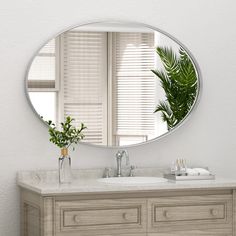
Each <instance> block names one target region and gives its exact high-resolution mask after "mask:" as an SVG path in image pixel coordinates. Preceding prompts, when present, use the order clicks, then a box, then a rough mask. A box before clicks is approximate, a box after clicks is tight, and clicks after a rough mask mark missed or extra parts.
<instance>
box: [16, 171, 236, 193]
mask: <svg viewBox="0 0 236 236" xmlns="http://www.w3.org/2000/svg"><path fill="white" fill-rule="evenodd" d="M164 172H165V171H163V170H160V169H157V168H143V169H139V170H137V171H136V176H154V177H162V176H163V173H164ZM102 174H103V169H90V170H89V169H88V170H74V171H73V176H74V179H73V181H72V182H71V183H70V184H59V182H58V175H57V171H25V172H19V173H18V176H17V183H18V185H19V186H20V187H22V188H25V189H28V190H31V191H33V192H36V193H39V194H41V195H43V196H49V195H62V194H86V193H89V194H91V193H96V194H97V193H117V192H119V193H122V192H125V193H130V192H137V191H144V192H147V191H148V192H149V191H159V190H160V191H162V190H169V191H173V190H175V191H177V190H202V189H204V190H206V189H207V190H211V189H214V190H215V189H221V190H222V189H236V179H224V178H216V179H215V180H191V181H190V180H188V181H176V182H173V181H167V182H164V183H158V184H145V185H130V186H128V185H115V184H106V183H101V182H98V181H97V179H98V178H101V177H102Z"/></svg>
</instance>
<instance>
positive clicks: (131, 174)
mask: <svg viewBox="0 0 236 236" xmlns="http://www.w3.org/2000/svg"><path fill="white" fill-rule="evenodd" d="M134 170H135V166H134V165H131V166H130V172H129V177H133V176H134Z"/></svg>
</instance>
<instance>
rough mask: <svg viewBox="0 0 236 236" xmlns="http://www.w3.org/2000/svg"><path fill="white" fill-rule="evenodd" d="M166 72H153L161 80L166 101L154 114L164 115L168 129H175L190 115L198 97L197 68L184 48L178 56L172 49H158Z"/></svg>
mask: <svg viewBox="0 0 236 236" xmlns="http://www.w3.org/2000/svg"><path fill="white" fill-rule="evenodd" d="M156 52H157V54H158V55H159V57H160V59H161V61H162V63H163V66H164V70H157V69H155V70H152V72H153V73H154V74H155V75H156V76H157V77H158V78H159V79H160V81H161V86H162V88H163V89H164V91H165V96H166V100H165V101H160V102H159V104H158V105H157V107H156V109H155V111H154V112H161V113H162V120H163V121H164V122H167V126H168V129H171V128H173V127H175V126H176V125H177V124H178V123H179V122H181V120H183V119H184V117H185V116H186V115H187V114H188V112H189V111H190V109H191V108H192V105H193V103H194V101H195V99H196V95H197V86H198V82H197V74H196V71H195V67H194V65H193V63H192V61H191V59H190V57H189V56H188V54H187V53H186V52H185V51H184V49H183V48H182V47H180V49H179V55H177V54H176V53H175V52H174V51H173V50H172V49H171V48H167V47H157V49H156Z"/></svg>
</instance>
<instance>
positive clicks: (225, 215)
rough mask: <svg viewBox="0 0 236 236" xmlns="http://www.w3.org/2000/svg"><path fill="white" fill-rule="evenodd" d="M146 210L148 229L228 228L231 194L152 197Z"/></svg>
mask: <svg viewBox="0 0 236 236" xmlns="http://www.w3.org/2000/svg"><path fill="white" fill-rule="evenodd" d="M148 212H149V223H148V230H149V232H165V231H172V230H177V231H178V230H196V229H197V230H200V229H232V195H204V196H186V197H182V196H181V197H167V198H164V197H160V198H152V199H149V200H148Z"/></svg>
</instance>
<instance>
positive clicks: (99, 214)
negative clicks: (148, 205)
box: [63, 206, 141, 227]
mask: <svg viewBox="0 0 236 236" xmlns="http://www.w3.org/2000/svg"><path fill="white" fill-rule="evenodd" d="M140 210H141V209H140V208H139V207H138V206H136V207H131V208H128V206H127V207H124V208H119V209H115V208H107V209H99V208H98V209H90V210H86V209H81V210H72V211H71V210H64V211H63V214H64V215H63V219H64V226H65V227H68V226H95V225H108V224H109V225H111V224H137V223H139V219H140Z"/></svg>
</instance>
